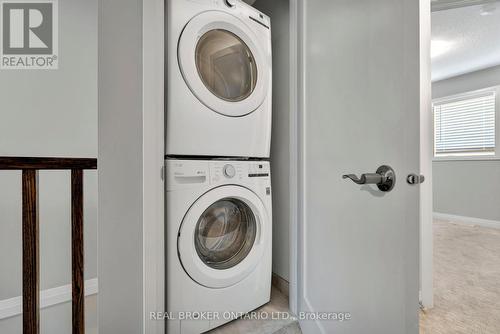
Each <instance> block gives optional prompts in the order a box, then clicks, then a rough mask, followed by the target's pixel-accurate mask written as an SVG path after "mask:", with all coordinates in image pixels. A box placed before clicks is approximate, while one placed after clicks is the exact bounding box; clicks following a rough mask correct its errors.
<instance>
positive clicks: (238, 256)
mask: <svg viewBox="0 0 500 334" xmlns="http://www.w3.org/2000/svg"><path fill="white" fill-rule="evenodd" d="M256 233H257V223H256V220H255V216H254V214H253V212H252V210H251V209H250V207H249V206H248V205H247V204H245V203H244V202H242V201H240V200H238V199H234V198H224V199H221V200H219V201H217V202H215V203H213V204H212V205H210V206H209V207H208V208H207V209H206V210H205V211H204V212H203V214H202V215H201V217H200V218H199V219H198V223H197V224H196V228H195V236H194V241H195V248H196V252H197V253H198V256H199V257H200V258H201V260H202V261H203V262H204V263H205V264H206V265H207V266H209V267H211V268H214V269H219V270H224V269H229V268H231V267H234V266H236V265H237V264H238V263H240V262H241V261H243V259H245V257H246V256H247V255H248V253H250V251H251V249H252V247H253V244H254V241H255V236H256Z"/></svg>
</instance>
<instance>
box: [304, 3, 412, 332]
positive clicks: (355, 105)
mask: <svg viewBox="0 0 500 334" xmlns="http://www.w3.org/2000/svg"><path fill="white" fill-rule="evenodd" d="M298 4H299V8H298V13H299V37H300V38H299V49H301V50H302V52H301V53H300V54H299V62H300V63H301V64H302V69H301V73H302V74H301V76H302V77H301V78H300V76H299V82H300V84H301V87H302V89H301V98H300V99H301V101H300V108H299V117H300V118H299V125H300V126H299V138H300V141H299V147H300V149H299V170H298V175H299V180H300V181H299V192H298V197H299V198H298V201H299V208H300V211H299V217H298V227H299V228H298V233H297V236H298V237H297V238H298V245H299V247H298V254H297V257H298V266H297V301H296V302H297V309H298V312H348V313H349V314H350V315H351V319H350V320H348V321H335V320H302V321H301V326H302V329H303V332H304V333H305V334H309V333H329V334H330V333H343V334H361V333H372V334H377V333H380V334H391V333H393V334H406V333H413V334H416V333H418V289H419V284H418V282H419V272H418V269H419V254H418V249H419V248H418V247H419V186H418V185H413V186H412V185H410V184H408V183H407V180H406V178H407V176H408V175H409V174H411V173H418V171H419V122H420V121H419V104H420V102H419V57H420V55H419V1H418V0H379V1H373V0H357V1H352V0H304V1H299V2H298ZM381 165H389V166H391V167H392V168H393V169H394V171H395V174H396V183H395V187H394V189H393V190H392V191H390V192H382V191H380V190H379V189H378V187H377V186H374V185H362V186H360V185H357V184H355V183H354V182H352V181H350V180H349V179H342V175H343V174H350V173H353V174H356V175H357V176H359V175H360V174H362V173H374V172H375V170H376V169H377V168H378V167H379V166H381ZM308 314H309V317H311V316H314V314H312V313H299V316H301V317H306V316H307V315H308Z"/></svg>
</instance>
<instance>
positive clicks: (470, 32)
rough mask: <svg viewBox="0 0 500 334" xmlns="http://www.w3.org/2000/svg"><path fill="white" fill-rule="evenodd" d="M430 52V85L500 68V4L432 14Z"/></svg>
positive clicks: (441, 10)
mask: <svg viewBox="0 0 500 334" xmlns="http://www.w3.org/2000/svg"><path fill="white" fill-rule="evenodd" d="M437 2H440V5H446V2H447V3H448V5H450V4H449V3H450V2H452V0H438V1H437ZM456 2H457V1H455V3H456ZM433 10H435V8H433ZM431 49H432V80H433V81H438V80H442V79H446V78H449V77H453V76H456V75H460V74H464V73H469V72H473V71H477V70H480V69H484V68H488V67H491V66H495V65H500V2H499V1H495V2H489V3H485V4H482V5H473V6H465V7H459V8H453V9H445V10H443V9H439V10H436V11H433V13H432V47H431Z"/></svg>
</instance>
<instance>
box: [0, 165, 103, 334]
mask: <svg viewBox="0 0 500 334" xmlns="http://www.w3.org/2000/svg"><path fill="white" fill-rule="evenodd" d="M43 169H52V170H54V169H57V170H71V271H72V276H71V277H72V326H73V330H72V333H73V334H84V333H85V309H84V305H85V289H84V276H83V275H84V265H83V263H84V262H83V260H84V253H83V171H84V170H85V169H97V159H86V158H31V157H0V170H22V193H23V195H22V198H23V206H22V208H23V228H22V231H23V334H39V333H40V286H39V285H40V245H39V223H38V209H39V206H38V170H43Z"/></svg>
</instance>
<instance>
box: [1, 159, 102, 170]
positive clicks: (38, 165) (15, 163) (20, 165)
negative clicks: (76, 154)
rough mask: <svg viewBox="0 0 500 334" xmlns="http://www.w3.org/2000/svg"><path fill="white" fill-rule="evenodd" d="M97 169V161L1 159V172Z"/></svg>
mask: <svg viewBox="0 0 500 334" xmlns="http://www.w3.org/2000/svg"><path fill="white" fill-rule="evenodd" d="M2 169H3V170H23V169H38V170H41V169H60V170H64V169H97V159H91V158H32V157H0V170H2Z"/></svg>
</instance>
